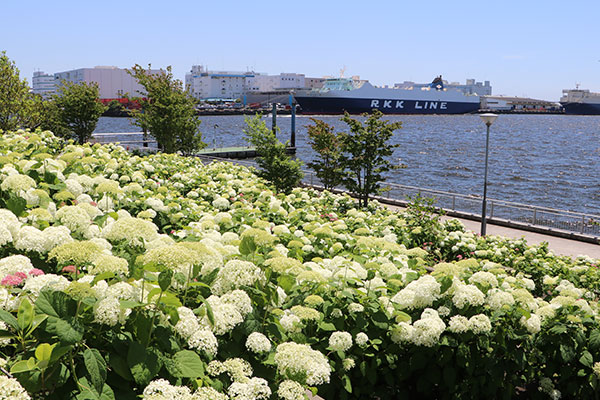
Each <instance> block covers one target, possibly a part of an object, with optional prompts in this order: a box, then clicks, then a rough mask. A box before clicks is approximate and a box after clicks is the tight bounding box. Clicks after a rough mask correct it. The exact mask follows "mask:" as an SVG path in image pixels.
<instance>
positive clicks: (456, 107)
mask: <svg viewBox="0 0 600 400" xmlns="http://www.w3.org/2000/svg"><path fill="white" fill-rule="evenodd" d="M294 97H295V99H296V101H297V102H298V104H299V105H300V108H301V112H302V113H303V114H342V113H344V112H348V113H350V114H360V113H364V112H371V111H372V110H374V109H377V110H379V111H381V112H382V113H384V114H466V113H472V112H476V111H477V110H479V108H480V107H479V105H480V98H479V95H477V94H471V93H466V92H463V91H461V90H458V89H453V88H446V87H444V81H443V80H442V77H441V76H438V77H436V78H435V79H434V80H433V82H431V84H429V85H426V86H424V87H417V88H388V87H375V86H373V85H371V84H370V83H369V82H367V81H361V80H356V79H348V78H332V79H326V80H325V82H324V84H323V87H322V88H319V89H313V90H304V91H298V92H297V93H296V94H294Z"/></svg>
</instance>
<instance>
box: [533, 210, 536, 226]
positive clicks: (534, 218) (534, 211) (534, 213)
mask: <svg viewBox="0 0 600 400" xmlns="http://www.w3.org/2000/svg"><path fill="white" fill-rule="evenodd" d="M536 219H537V210H536V209H535V208H534V209H533V225H535V220H536Z"/></svg>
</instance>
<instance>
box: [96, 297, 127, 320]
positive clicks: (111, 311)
mask: <svg viewBox="0 0 600 400" xmlns="http://www.w3.org/2000/svg"><path fill="white" fill-rule="evenodd" d="M130 313H131V310H130V309H125V310H122V309H121V304H120V302H119V300H118V299H116V298H114V297H105V298H104V299H102V300H100V301H98V302H97V303H96V304H95V305H94V321H95V322H98V323H100V324H103V325H108V326H115V325H117V324H121V325H122V324H124V323H125V321H126V320H127V317H128V316H129V314H130Z"/></svg>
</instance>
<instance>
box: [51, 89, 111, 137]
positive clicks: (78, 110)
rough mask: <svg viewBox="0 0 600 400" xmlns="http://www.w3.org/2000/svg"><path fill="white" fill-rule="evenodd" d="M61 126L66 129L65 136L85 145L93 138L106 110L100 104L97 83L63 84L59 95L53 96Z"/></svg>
mask: <svg viewBox="0 0 600 400" xmlns="http://www.w3.org/2000/svg"><path fill="white" fill-rule="evenodd" d="M53 101H54V105H55V106H56V110H55V111H56V113H57V117H58V121H59V122H60V125H62V126H63V127H64V128H65V129H66V134H64V136H68V137H72V138H74V139H76V140H77V142H78V143H79V144H83V143H85V142H86V141H88V140H89V139H90V138H91V137H92V133H93V132H94V129H96V125H97V124H98V119H99V118H100V116H101V115H102V113H103V112H104V111H105V110H106V107H104V106H103V105H102V103H100V99H99V94H98V84H97V83H96V82H92V83H87V82H82V83H74V82H69V81H63V82H61V86H60V87H59V88H58V93H57V94H55V95H54V96H53Z"/></svg>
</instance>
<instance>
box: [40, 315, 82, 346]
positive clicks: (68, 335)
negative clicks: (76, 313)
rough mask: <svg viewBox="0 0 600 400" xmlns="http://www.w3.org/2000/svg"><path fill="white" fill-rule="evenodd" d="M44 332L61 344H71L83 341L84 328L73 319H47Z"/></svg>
mask: <svg viewBox="0 0 600 400" xmlns="http://www.w3.org/2000/svg"><path fill="white" fill-rule="evenodd" d="M46 331H47V332H48V333H52V334H54V335H56V336H57V337H58V338H59V339H60V341H61V342H65V343H69V344H73V343H77V342H79V341H81V339H83V332H84V328H83V326H81V324H80V323H79V322H78V321H77V320H75V319H69V320H64V319H62V318H56V317H48V322H47V323H46Z"/></svg>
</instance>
